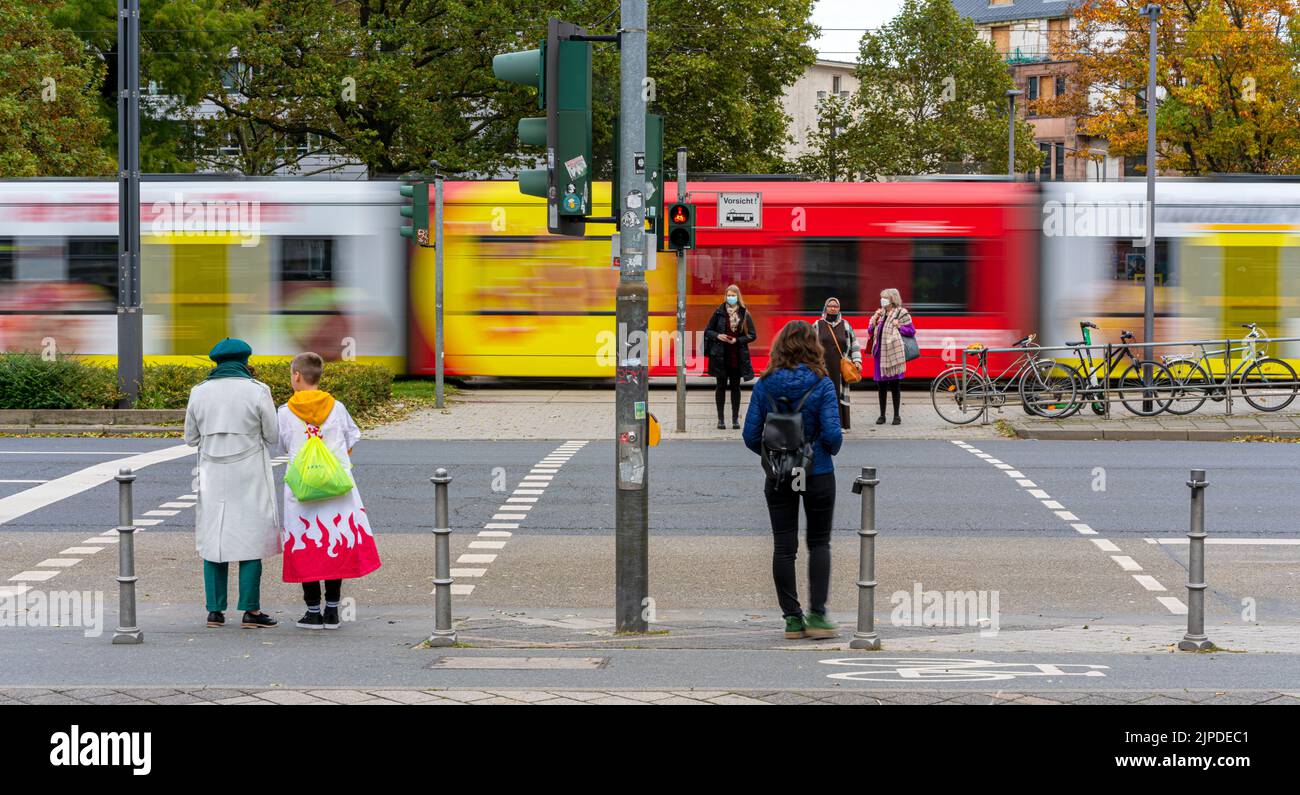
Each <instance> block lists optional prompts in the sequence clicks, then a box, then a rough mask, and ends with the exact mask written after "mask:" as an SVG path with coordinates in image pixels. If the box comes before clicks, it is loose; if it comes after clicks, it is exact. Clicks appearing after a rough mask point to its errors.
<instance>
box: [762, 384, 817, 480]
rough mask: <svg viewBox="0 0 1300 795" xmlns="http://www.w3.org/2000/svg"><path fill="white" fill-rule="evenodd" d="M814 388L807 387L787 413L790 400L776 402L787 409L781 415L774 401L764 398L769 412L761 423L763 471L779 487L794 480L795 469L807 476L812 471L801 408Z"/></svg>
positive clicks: (809, 449)
mask: <svg viewBox="0 0 1300 795" xmlns="http://www.w3.org/2000/svg"><path fill="white" fill-rule="evenodd" d="M817 386H818V384H813V385H812V386H811V387H809V388H808V391H807V392H804V393H803V397H801V398H799V403H798V405H796V406H795V407H794V409H793V410H788V409H789V408H790V399H789V398H786V397H782V398H778V399H777V400H780V401H781V403H782V404H784V406H785V408H786V409H787V411H781V410H780V409H779V408H778V407H777V405H776V400H773V399H772V396H771V395H768V396H767V401H768V404H769V406H770V410H769V411H768V413H767V418H766V419H764V420H763V456H762V458H763V471H764V472H766V473H767V476H768V478H770V479H773V480H775V481H776V482H777V485H778V486H779V485H781V484H783V483H785V482H786V481H788V480H790V479H791V478H792V477H794V472H795V469H797V468H802V469H803V470H804V472H808V471H809V469H810V468H811V467H812V461H813V446H812V442H811V441H810V440H808V439H805V438H804V433H803V404H804V401H806V400H808V396H809V395H811V394H812V392H813V390H814V389H816V388H817Z"/></svg>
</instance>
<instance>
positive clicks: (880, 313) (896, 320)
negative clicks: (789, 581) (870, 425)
mask: <svg viewBox="0 0 1300 795" xmlns="http://www.w3.org/2000/svg"><path fill="white" fill-rule="evenodd" d="M904 336H907V337H915V336H916V326H915V325H913V323H912V315H911V313H910V312H908V311H907V309H905V308H904V307H903V299H902V297H901V296H899V294H898V290H895V289H894V288H893V287H890V288H889V289H887V290H881V291H880V308H879V309H877V310H876V313H875V314H874V315H872V316H871V322H870V323H868V324H867V338H868V339H869V340H870V341H871V355H872V356H874V357H875V359H876V375H875V378H876V386H877V389H878V390H879V393H880V416H879V417H877V418H876V424H877V425H884V424H885V396H886V395H887V394H892V395H893V396H894V424H895V425H901V424H902V423H903V421H902V420H901V419H900V418H899V416H898V407H899V403H901V402H902V399H903V395H902V389H901V386H902V381H903V376H904V375H905V374H906V373H907V353H906V351H904V349H903V337H904Z"/></svg>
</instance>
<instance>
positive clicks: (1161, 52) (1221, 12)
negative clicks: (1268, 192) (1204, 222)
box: [1040, 0, 1300, 175]
mask: <svg viewBox="0 0 1300 795" xmlns="http://www.w3.org/2000/svg"><path fill="white" fill-rule="evenodd" d="M1144 5H1145V2H1139V0H1084V1H1083V3H1082V4H1081V5H1080V6H1079V7H1078V8H1077V9H1076V10H1075V19H1074V26H1073V29H1072V31H1071V34H1070V35H1069V36H1067V37H1061V38H1060V39H1059V40H1058V41H1057V42H1055V43H1054V46H1055V48H1056V52H1055V53H1054V57H1055V58H1057V59H1060V60H1072V61H1074V62H1075V63H1076V64H1077V67H1076V69H1077V71H1075V73H1074V74H1073V75H1072V77H1071V79H1070V88H1069V90H1068V91H1067V93H1066V94H1065V95H1064V96H1062V97H1059V98H1056V99H1054V100H1050V101H1043V102H1042V103H1041V104H1040V110H1041V112H1044V113H1051V114H1052V115H1057V114H1060V115H1066V114H1069V115H1078V116H1080V117H1081V118H1080V121H1079V130H1080V132H1083V133H1085V134H1087V135H1093V136H1097V137H1099V138H1103V139H1105V140H1107V141H1109V142H1110V153H1111V154H1112V155H1128V156H1141V155H1143V154H1145V152H1146V143H1147V142H1146V115H1145V110H1144V109H1143V107H1142V106H1141V105H1140V102H1141V100H1140V99H1139V97H1138V91H1139V90H1143V89H1145V86H1146V82H1147V45H1148V20H1147V18H1146V17H1144V16H1142V15H1141V14H1140V11H1141V9H1142V7H1143V6H1144ZM1160 5H1161V14H1160V23H1159V33H1158V56H1159V57H1158V62H1157V75H1158V85H1159V86H1160V88H1161V89H1162V90H1163V91H1162V94H1163V96H1162V98H1161V100H1160V103H1159V111H1158V115H1157V125H1158V132H1157V152H1158V157H1159V169H1160V171H1161V173H1170V172H1180V173H1183V174H1187V175H1202V174H1218V173H1258V174H1293V173H1296V172H1297V170H1300V104H1298V103H1297V101H1296V98H1297V97H1300V74H1297V65H1298V63H1300V58H1298V55H1300V49H1298V48H1297V46H1296V41H1297V33H1300V22H1298V21H1297V19H1296V15H1297V13H1298V12H1300V3H1298V2H1297V0H1177V1H1166V2H1162V3H1161V4H1160Z"/></svg>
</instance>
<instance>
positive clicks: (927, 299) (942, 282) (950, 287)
mask: <svg viewBox="0 0 1300 795" xmlns="http://www.w3.org/2000/svg"><path fill="white" fill-rule="evenodd" d="M969 272H970V241H968V240H959V239H950V238H948V239H926V240H914V241H912V296H911V299H910V300H909V301H908V304H909V307H910V308H911V309H912V311H914V312H917V313H920V314H935V313H943V314H949V313H956V312H965V311H966V300H967V291H968V289H969V285H968V282H967V279H968V276H969Z"/></svg>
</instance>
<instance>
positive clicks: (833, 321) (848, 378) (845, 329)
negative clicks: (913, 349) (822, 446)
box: [816, 297, 862, 431]
mask: <svg viewBox="0 0 1300 795" xmlns="http://www.w3.org/2000/svg"><path fill="white" fill-rule="evenodd" d="M816 329H817V339H818V340H819V341H820V342H821V344H822V350H823V351H824V352H825V364H826V374H827V375H828V376H830V379H831V382H832V383H834V384H835V394H836V395H837V396H839V404H840V427H841V428H842V429H844V430H846V431H847V430H848V429H849V384H856V383H857V382H859V381H861V380H862V347H861V346H860V345H858V339H857V337H856V336H854V334H853V327H852V326H850V325H849V321H847V320H845V319H844V316H843V315H841V314H840V299H838V298H833V297H832V298H827V299H826V303H825V304H823V305H822V316H821V318H820V319H819V320H818V321H817V323H816Z"/></svg>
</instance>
